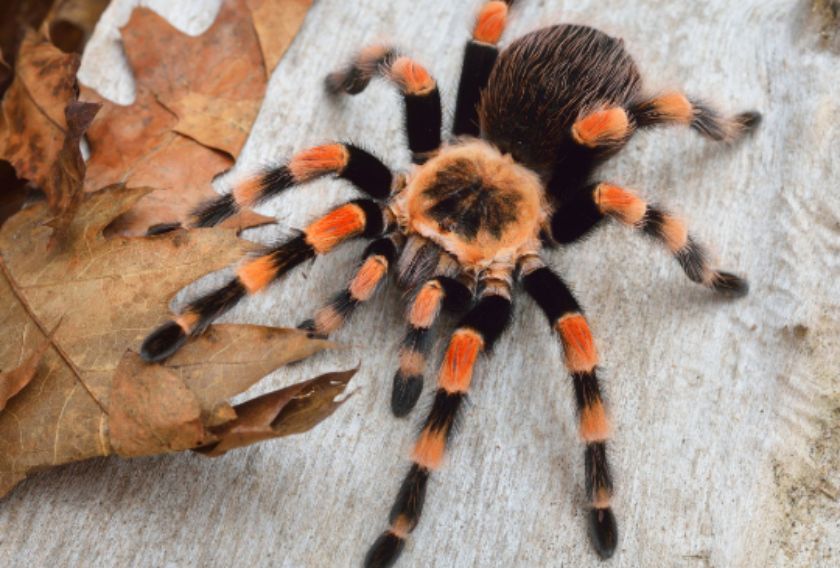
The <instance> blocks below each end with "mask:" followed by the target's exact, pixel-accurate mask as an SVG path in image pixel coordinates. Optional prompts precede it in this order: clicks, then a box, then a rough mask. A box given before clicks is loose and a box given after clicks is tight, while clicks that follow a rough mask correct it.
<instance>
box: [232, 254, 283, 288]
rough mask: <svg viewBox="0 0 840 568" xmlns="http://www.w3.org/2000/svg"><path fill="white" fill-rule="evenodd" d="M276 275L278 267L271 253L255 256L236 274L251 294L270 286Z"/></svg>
mask: <svg viewBox="0 0 840 568" xmlns="http://www.w3.org/2000/svg"><path fill="white" fill-rule="evenodd" d="M276 275H277V267H276V266H275V264H274V260H273V259H272V257H271V255H265V256H258V257H256V258H253V259H251V260H249V261H248V262H246V263H245V264H243V265H242V266H240V267H239V270H237V271H236V276H237V277H238V278H239V281H240V282H242V285H243V286H244V287H245V290H247V291H248V293H249V294H255V293H257V292H259V291H260V290H262V289H263V288H265V287H266V286H268V284H269V283H270V282H271V281H272V280H274V277H275V276H276Z"/></svg>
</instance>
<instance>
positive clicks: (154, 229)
mask: <svg viewBox="0 0 840 568" xmlns="http://www.w3.org/2000/svg"><path fill="white" fill-rule="evenodd" d="M180 228H181V223H178V222H174V223H157V224H156V225H152V226H150V227H149V228H148V229H146V236H147V237H154V236H155V235H163V234H165V233H171V232H172V231H175V230H177V229H180Z"/></svg>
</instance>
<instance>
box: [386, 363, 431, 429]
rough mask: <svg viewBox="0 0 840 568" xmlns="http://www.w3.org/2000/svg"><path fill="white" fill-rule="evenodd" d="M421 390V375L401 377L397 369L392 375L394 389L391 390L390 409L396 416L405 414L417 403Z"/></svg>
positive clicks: (399, 416)
mask: <svg viewBox="0 0 840 568" xmlns="http://www.w3.org/2000/svg"><path fill="white" fill-rule="evenodd" d="M422 390H423V377H422V376H421V375H414V376H411V377H403V376H402V374H401V373H400V372H399V371H398V372H397V373H396V374H395V375H394V389H393V390H392V391H391V411H392V412H393V413H394V416H396V417H397V418H402V417H404V416H407V415H408V413H409V412H411V409H413V408H414V406H415V405H416V404H417V399H419V398H420V393H421V392H422Z"/></svg>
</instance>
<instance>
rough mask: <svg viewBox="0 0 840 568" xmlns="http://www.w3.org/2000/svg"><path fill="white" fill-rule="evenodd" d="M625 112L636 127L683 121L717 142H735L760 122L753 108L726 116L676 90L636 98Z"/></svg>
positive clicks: (758, 115)
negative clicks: (631, 118) (645, 97)
mask: <svg viewBox="0 0 840 568" xmlns="http://www.w3.org/2000/svg"><path fill="white" fill-rule="evenodd" d="M629 112H630V115H631V116H632V117H633V119H634V121H635V122H636V125H637V126H638V127H640V128H646V127H648V126H657V125H660V124H683V125H686V126H690V127H691V128H693V129H694V130H696V131H697V132H699V133H700V134H702V135H703V136H705V137H706V138H710V139H712V140H717V141H721V142H735V141H737V140H738V139H739V138H741V137H743V136H744V135H746V134H748V133H750V132H752V131H753V130H755V129H756V128H757V127H758V125H759V124H760V123H761V114H760V113H758V112H756V111H748V112H742V113H740V114H736V115H735V116H732V117H726V116H724V115H722V114H720V113H719V112H718V111H716V110H715V109H713V108H712V107H710V106H708V105H707V104H706V103H704V102H702V101H700V100H697V99H690V98H688V97H686V96H685V95H684V94H682V93H679V92H668V93H662V94H660V95H658V96H656V97H653V98H650V99H647V100H643V101H640V102H638V103H636V104H634V105H632V106H631V107H630V109H629Z"/></svg>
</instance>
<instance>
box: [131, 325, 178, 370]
mask: <svg viewBox="0 0 840 568" xmlns="http://www.w3.org/2000/svg"><path fill="white" fill-rule="evenodd" d="M186 341H187V334H186V332H184V329H183V328H182V327H181V326H180V325H178V324H177V323H175V322H174V321H168V322H166V323H165V324H163V325H162V326H160V327H159V328H157V329H156V330H154V331H153V332H152V333H150V334H149V335H148V337H146V339H145V340H144V341H143V345H142V346H141V347H140V357H142V358H143V360H144V361H148V362H149V363H157V362H159V361H163V360H164V359H167V358H168V357H170V356H171V355H172V354H173V353H175V352H176V351H178V349H180V348H181V346H182V345H184V343H185V342H186Z"/></svg>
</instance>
